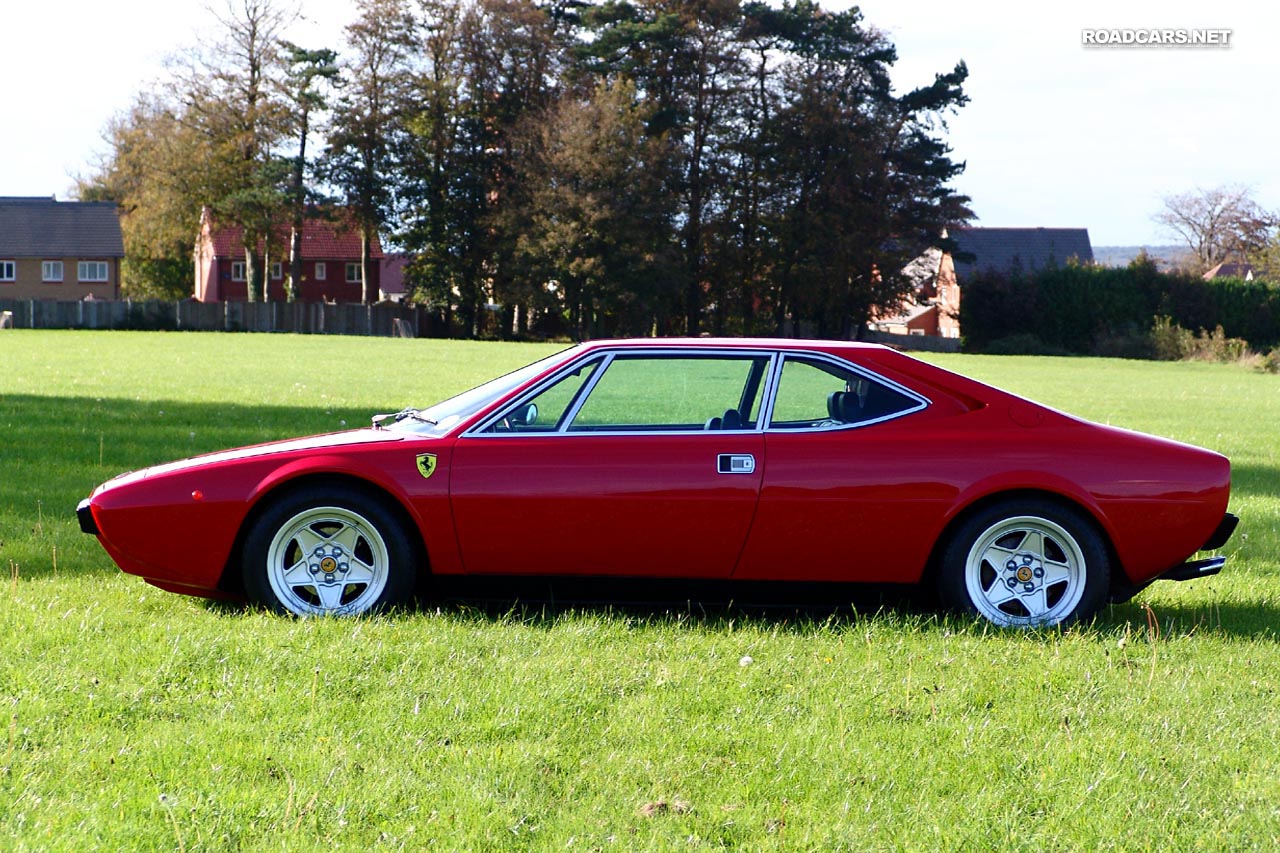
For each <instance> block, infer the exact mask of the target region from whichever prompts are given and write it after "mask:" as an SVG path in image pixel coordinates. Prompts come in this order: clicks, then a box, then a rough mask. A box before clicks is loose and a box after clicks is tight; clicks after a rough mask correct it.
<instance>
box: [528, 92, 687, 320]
mask: <svg viewBox="0 0 1280 853" xmlns="http://www.w3.org/2000/svg"><path fill="white" fill-rule="evenodd" d="M635 95H636V90H635V86H634V85H632V84H631V83H629V82H628V81H625V80H622V81H618V82H615V83H613V84H612V85H608V84H604V83H601V84H600V85H599V86H598V87H597V88H596V89H595V90H594V91H592V92H591V93H589V95H588V96H582V97H570V98H565V99H564V100H563V101H562V102H561V103H560V104H559V106H558V108H557V109H556V111H555V112H554V113H552V114H549V115H548V116H547V118H548V121H547V122H546V123H545V125H543V126H542V128H541V131H540V135H541V139H540V141H539V143H540V144H538V145H537V147H536V150H537V152H538V155H537V157H536V158H535V159H534V160H533V161H532V162H530V163H528V164H526V166H525V168H524V169H523V170H522V172H521V174H520V178H521V181H522V182H523V183H527V184H528V185H530V186H531V187H533V188H534V189H533V190H532V191H531V195H530V198H529V200H528V204H527V207H525V208H523V209H521V210H519V215H521V216H523V217H525V221H524V225H523V227H522V228H521V237H520V240H519V243H518V253H519V256H520V258H519V259H520V261H521V263H522V266H523V267H524V268H525V269H527V270H528V274H529V276H530V279H531V283H533V284H534V285H536V286H535V287H534V288H531V290H533V291H534V292H535V293H536V294H537V295H538V296H539V297H541V298H542V299H543V301H544V302H545V303H547V304H548V306H552V305H555V304H556V303H555V302H553V301H552V300H553V299H555V300H559V302H558V307H560V308H562V309H563V310H564V311H565V312H567V315H568V331H569V333H570V334H571V335H573V336H574V337H576V338H579V339H582V338H588V337H595V336H599V335H602V334H608V335H619V334H622V335H646V334H650V333H651V331H652V329H653V328H654V326H655V324H656V322H657V317H658V315H660V314H662V313H664V312H667V311H670V310H671V308H672V307H674V306H671V305H669V304H665V303H666V302H667V301H669V300H670V299H671V297H672V296H673V294H671V292H670V291H669V289H667V288H665V287H664V286H663V282H665V281H669V280H670V279H671V278H672V277H673V275H674V274H675V273H676V272H677V269H678V262H679V252H678V250H677V241H676V240H675V239H674V235H673V231H672V228H671V221H672V218H673V215H674V207H675V203H674V200H673V199H671V197H670V196H668V195H666V194H664V193H662V192H661V188H660V187H659V186H655V185H654V184H655V182H656V181H657V180H658V179H659V177H660V176H661V174H662V171H661V170H660V169H659V168H657V165H658V162H659V161H660V159H661V158H662V156H663V155H664V154H665V152H666V146H665V144H664V142H663V141H662V140H661V139H660V138H656V137H653V136H652V135H650V134H648V133H646V130H645V128H646V124H647V121H648V119H649V118H650V116H648V115H647V114H646V111H645V108H643V107H640V106H638V105H637V104H636V102H635Z"/></svg>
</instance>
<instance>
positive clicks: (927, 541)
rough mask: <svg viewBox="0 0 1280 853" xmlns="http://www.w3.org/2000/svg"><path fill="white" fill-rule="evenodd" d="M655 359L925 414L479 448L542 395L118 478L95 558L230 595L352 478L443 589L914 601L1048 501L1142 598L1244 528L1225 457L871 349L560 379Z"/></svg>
mask: <svg viewBox="0 0 1280 853" xmlns="http://www.w3.org/2000/svg"><path fill="white" fill-rule="evenodd" d="M637 348H649V349H661V350H674V351H678V352H681V353H687V352H692V351H696V350H699V349H715V350H720V351H724V350H736V349H746V350H753V351H757V352H785V353H821V354H825V355H829V356H833V357H835V358H838V359H842V360H844V361H847V362H849V363H851V364H854V365H856V366H858V367H860V368H862V369H863V370H865V371H869V372H871V373H874V374H876V375H878V376H880V377H883V378H886V379H889V380H891V381H893V382H895V383H898V384H899V385H901V386H904V387H906V388H908V389H910V390H912V391H914V392H915V393H917V394H919V395H920V396H922V397H924V398H926V399H927V400H928V401H929V405H928V406H927V407H925V408H924V409H922V410H920V411H917V412H913V413H911V414H907V415H904V416H902V417H898V418H896V419H893V420H889V421H885V422H882V423H874V424H869V425H865V426H859V427H854V428H847V429H837V430H827V431H814V432H787V431H781V430H779V431H768V430H756V431H750V432H727V433H719V432H699V433H691V432H685V433H672V434H663V433H653V434H644V435H634V434H633V435H610V434H607V433H587V434H575V433H556V434H544V435H537V434H534V435H530V434H510V435H492V434H490V435H468V434H466V433H467V430H468V429H469V428H470V427H472V426H475V425H477V424H479V423H481V422H483V421H484V420H485V418H486V417H487V416H488V415H489V414H491V413H493V412H495V411H496V410H498V409H499V408H501V407H502V406H503V404H504V403H505V402H507V401H513V400H514V399H515V398H517V397H519V396H521V393H522V391H523V390H524V389H526V388H529V387H530V386H532V385H534V384H536V383H537V382H538V381H539V379H540V378H541V377H535V378H533V379H531V380H530V381H528V382H526V383H524V384H522V385H521V386H519V387H518V388H515V389H514V390H511V391H510V392H509V393H506V394H503V395H501V396H500V397H497V398H495V399H493V400H491V401H490V402H489V403H488V404H486V405H483V406H482V407H480V408H478V409H477V410H476V411H474V412H473V413H471V414H470V415H468V416H466V417H463V418H462V419H461V420H460V421H458V422H457V423H456V424H454V425H453V427H452V428H451V429H449V430H448V431H447V432H446V433H445V434H443V435H439V436H431V437H428V436H421V435H416V434H414V433H413V432H412V431H405V430H399V429H392V430H387V429H365V430H353V431H350V432H345V433H337V434H333V435H328V436H317V437H313V438H307V439H300V440H296V441H286V442H279V443H275V444H268V445H261V446H258V447H252V448H244V449H241V450H233V451H228V452H225V453H217V454H212V455H209V456H204V457H197V458H195V459H191V460H185V461H182V462H177V463H173V464H170V465H162V466H159V467H156V468H150V469H146V470H144V471H140V472H135V473H132V474H127V475H124V476H122V477H118V478H116V479H114V480H111V481H109V482H107V483H104V484H103V485H102V486H99V487H98V489H97V490H96V491H95V492H94V494H93V496H92V499H91V502H90V506H91V510H92V514H93V519H94V521H95V523H96V526H97V528H98V531H99V538H100V540H101V542H102V544H103V546H104V547H105V548H106V550H107V551H108V552H109V553H110V555H111V557H112V558H113V559H114V560H115V561H116V563H117V564H119V566H120V567H121V568H122V569H123V570H124V571H126V572H129V573H132V574H136V575H140V576H142V577H143V578H145V579H146V580H147V581H149V582H150V583H153V584H155V585H156V586H159V587H162V588H164V589H168V590H172V591H176V592H184V593H188V594H194V595H205V596H225V595H228V594H231V595H234V594H235V593H234V591H235V590H236V589H237V584H236V581H237V580H238V579H236V578H231V577H230V576H228V575H227V573H228V572H229V571H231V572H234V571H238V562H237V549H238V548H239V537H240V536H241V534H242V533H243V531H244V528H245V526H246V524H247V523H248V522H249V521H250V520H251V519H252V516H253V513H254V512H255V510H257V509H258V508H259V507H260V506H261V505H262V502H263V501H266V500H269V499H270V496H271V493H272V491H273V490H274V489H276V488H279V487H281V486H285V485H288V484H290V483H295V482H297V481H298V480H299V479H300V478H306V477H316V476H325V477H344V478H350V479H354V480H359V481H362V482H364V483H366V484H368V485H369V486H370V487H373V488H376V489H378V490H380V491H382V492H384V493H385V494H386V495H388V496H389V497H390V498H391V499H392V500H394V501H395V502H397V503H398V504H399V506H400V507H401V508H402V509H403V511H404V514H405V516H406V517H407V518H408V519H410V520H411V521H412V523H413V525H414V526H415V527H416V529H417V531H418V533H419V534H420V536H421V542H422V546H423V550H424V551H425V553H426V555H427V559H428V562H429V567H430V571H431V572H433V573H437V574H462V573H470V574H484V573H500V574H521V573H529V574H545V575H550V574H558V575H628V576H652V577H676V576H680V577H701V578H735V579H744V580H805V581H869V582H892V583H912V582H916V581H919V580H920V579H921V576H922V574H923V573H924V571H925V569H926V567H927V565H928V563H929V560H930V558H931V556H932V555H933V553H934V548H935V545H936V544H937V543H938V541H939V539H940V538H941V537H942V536H943V535H944V533H945V531H946V530H947V529H948V526H949V525H950V524H951V523H952V522H953V521H955V520H956V519H957V518H958V517H959V516H960V515H961V514H963V513H964V512H965V511H966V510H968V509H970V508H972V507H974V506H975V505H977V504H979V503H981V502H983V501H985V500H987V499H990V498H992V497H995V496H999V495H1004V494H1009V493H1014V492H1038V493H1042V494H1049V495H1053V496H1056V497H1058V498H1059V499H1061V500H1065V501H1069V502H1071V503H1073V504H1075V505H1077V506H1079V507H1081V508H1082V509H1084V510H1085V511H1086V512H1087V513H1088V514H1089V515H1090V516H1091V517H1092V518H1093V519H1094V520H1095V521H1096V522H1097V525H1098V527H1099V528H1100V529H1101V531H1102V532H1103V533H1104V534H1105V537H1106V539H1107V541H1108V543H1109V544H1110V546H1111V549H1112V551H1113V553H1114V555H1115V557H1116V558H1117V562H1118V565H1119V571H1118V572H1116V573H1115V576H1116V577H1117V578H1119V577H1120V576H1121V573H1122V574H1123V577H1125V578H1127V579H1128V580H1129V581H1130V582H1131V583H1132V584H1134V585H1142V584H1143V583H1145V582H1147V581H1149V580H1151V579H1152V578H1155V577H1157V576H1158V575H1160V574H1161V573H1163V572H1165V571H1167V570H1169V569H1171V568H1173V567H1175V566H1178V565H1179V564H1181V563H1182V562H1183V561H1185V560H1186V559H1187V558H1188V557H1189V556H1191V555H1192V554H1193V553H1194V552H1195V551H1196V550H1197V549H1199V548H1200V547H1201V546H1202V545H1203V544H1204V543H1205V542H1206V540H1208V539H1209V537H1210V536H1211V534H1213V532H1214V530H1215V529H1216V528H1217V526H1218V524H1219V523H1220V522H1221V521H1222V518H1223V514H1224V513H1225V511H1226V508H1227V500H1228V496H1229V492H1230V465H1229V463H1228V461H1227V460H1226V458H1224V457H1223V456H1221V455H1219V454H1217V453H1213V452H1211V451H1208V450H1204V449H1201V448H1196V447H1191V446H1189V445H1184V444H1180V443H1177V442H1173V441H1169V440H1166V439H1161V438H1156V437H1153V436H1148V435H1142V434H1139V433H1133V432H1128V431H1125V430H1120V429H1115V428H1111V427H1105V426H1100V425H1098V424H1093V423H1089V422H1086V421H1082V420H1079V419H1076V418H1073V417H1071V416H1068V415H1064V414H1062V413H1060V412H1056V411H1054V410H1052V409H1048V408H1046V407H1042V406H1039V405H1037V404H1035V403H1031V402H1029V401H1027V400H1024V399H1022V398H1020V397H1017V396H1014V395H1012V394H1008V393H1006V392H1003V391H999V390H997V389H994V388H990V387H988V386H985V385H982V384H980V383H977V382H974V381H972V380H969V379H966V378H964V377H961V376H958V375H956V374H953V373H950V372H948V371H945V370H942V369H940V368H937V367H934V366H932V365H929V364H926V363H923V362H920V361H917V360H915V359H912V358H910V357H908V356H905V355H902V354H900V353H897V352H894V351H892V350H889V349H886V348H883V347H878V346H874V345H864V344H850V343H838V342H830V341H789V340H788V341H777V340H749V339H735V340H718V341H713V340H706V339H698V340H681V341H673V340H646V341H601V342H595V343H591V344H584V345H582V346H580V347H578V348H576V349H575V350H573V351H572V352H571V353H569V354H568V355H567V356H566V357H565V358H562V359H560V360H559V361H558V362H553V363H551V364H549V365H548V367H547V370H546V371H545V372H544V375H549V374H550V373H552V372H558V371H559V370H561V369H563V368H564V367H565V365H567V364H569V363H570V362H571V361H573V362H576V361H577V360H580V359H585V358H590V357H592V356H594V355H596V354H599V353H600V352H601V351H634V350H635V349H637ZM422 453H434V454H436V456H437V467H436V470H435V472H434V473H433V475H432V476H431V477H429V478H424V477H423V476H422V475H421V474H420V473H419V471H418V469H417V466H416V461H415V460H416V458H417V456H418V454H422ZM725 453H732V454H748V453H749V454H751V455H753V456H754V458H755V460H756V468H755V471H754V472H753V473H752V474H749V475H732V476H726V475H723V474H720V473H718V472H717V470H716V467H715V459H716V456H717V455H718V454H725ZM196 492H199V493H200V496H199V499H198V500H197V499H196V498H195V497H193V493H196ZM193 542H194V543H199V547H192V543H193Z"/></svg>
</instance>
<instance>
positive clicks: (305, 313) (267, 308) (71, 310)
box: [0, 299, 443, 337]
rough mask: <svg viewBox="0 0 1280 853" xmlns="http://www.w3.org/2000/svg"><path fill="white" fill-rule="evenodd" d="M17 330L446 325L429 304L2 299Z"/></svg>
mask: <svg viewBox="0 0 1280 853" xmlns="http://www.w3.org/2000/svg"><path fill="white" fill-rule="evenodd" d="M6 311H7V312H9V313H10V314H12V322H13V327H14V328H18V329H168V330H175V331H177V330H186V331H200V332H213V331H219V332H222V331H225V332H296V333H299V334H309V335H323V334H329V335H379V336H382V337H435V336H437V335H439V334H440V333H441V332H442V331H443V329H442V328H441V323H440V319H439V317H438V316H437V315H436V314H435V313H433V312H432V311H430V310H428V309H426V308H420V307H415V306H409V305H397V304H394V303H379V304H377V305H360V304H341V305H334V304H329V303H323V302H265V303H264V302H195V301H193V300H186V301H183V302H160V301H147V302H133V301H131V300H127V299H125V300H118V301H117V300H106V299H100V300H85V301H79V302H55V301H52V300H43V299H0V314H3V312H6Z"/></svg>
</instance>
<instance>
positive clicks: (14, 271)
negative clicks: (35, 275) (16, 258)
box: [0, 261, 18, 281]
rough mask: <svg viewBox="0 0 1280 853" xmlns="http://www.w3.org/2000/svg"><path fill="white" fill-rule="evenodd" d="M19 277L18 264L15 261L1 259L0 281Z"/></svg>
mask: <svg viewBox="0 0 1280 853" xmlns="http://www.w3.org/2000/svg"><path fill="white" fill-rule="evenodd" d="M17 277H18V265H17V264H15V263H14V262H13V261H0V281H13V280H15V279H16V278H17Z"/></svg>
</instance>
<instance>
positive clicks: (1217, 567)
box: [1156, 557, 1227, 581]
mask: <svg viewBox="0 0 1280 853" xmlns="http://www.w3.org/2000/svg"><path fill="white" fill-rule="evenodd" d="M1226 562H1227V558H1226V557H1210V558H1209V559H1207V560H1191V561H1189V562H1186V563H1183V564H1182V565H1181V566H1177V567H1176V568H1172V569H1170V570H1169V571H1167V572H1165V573H1164V574H1162V575H1160V577H1158V578H1156V580H1158V581H1192V580H1195V579H1196V578H1207V577H1208V576H1209V575H1216V574H1217V573H1218V572H1220V571H1222V566H1223V565H1224V564H1225V563H1226Z"/></svg>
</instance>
